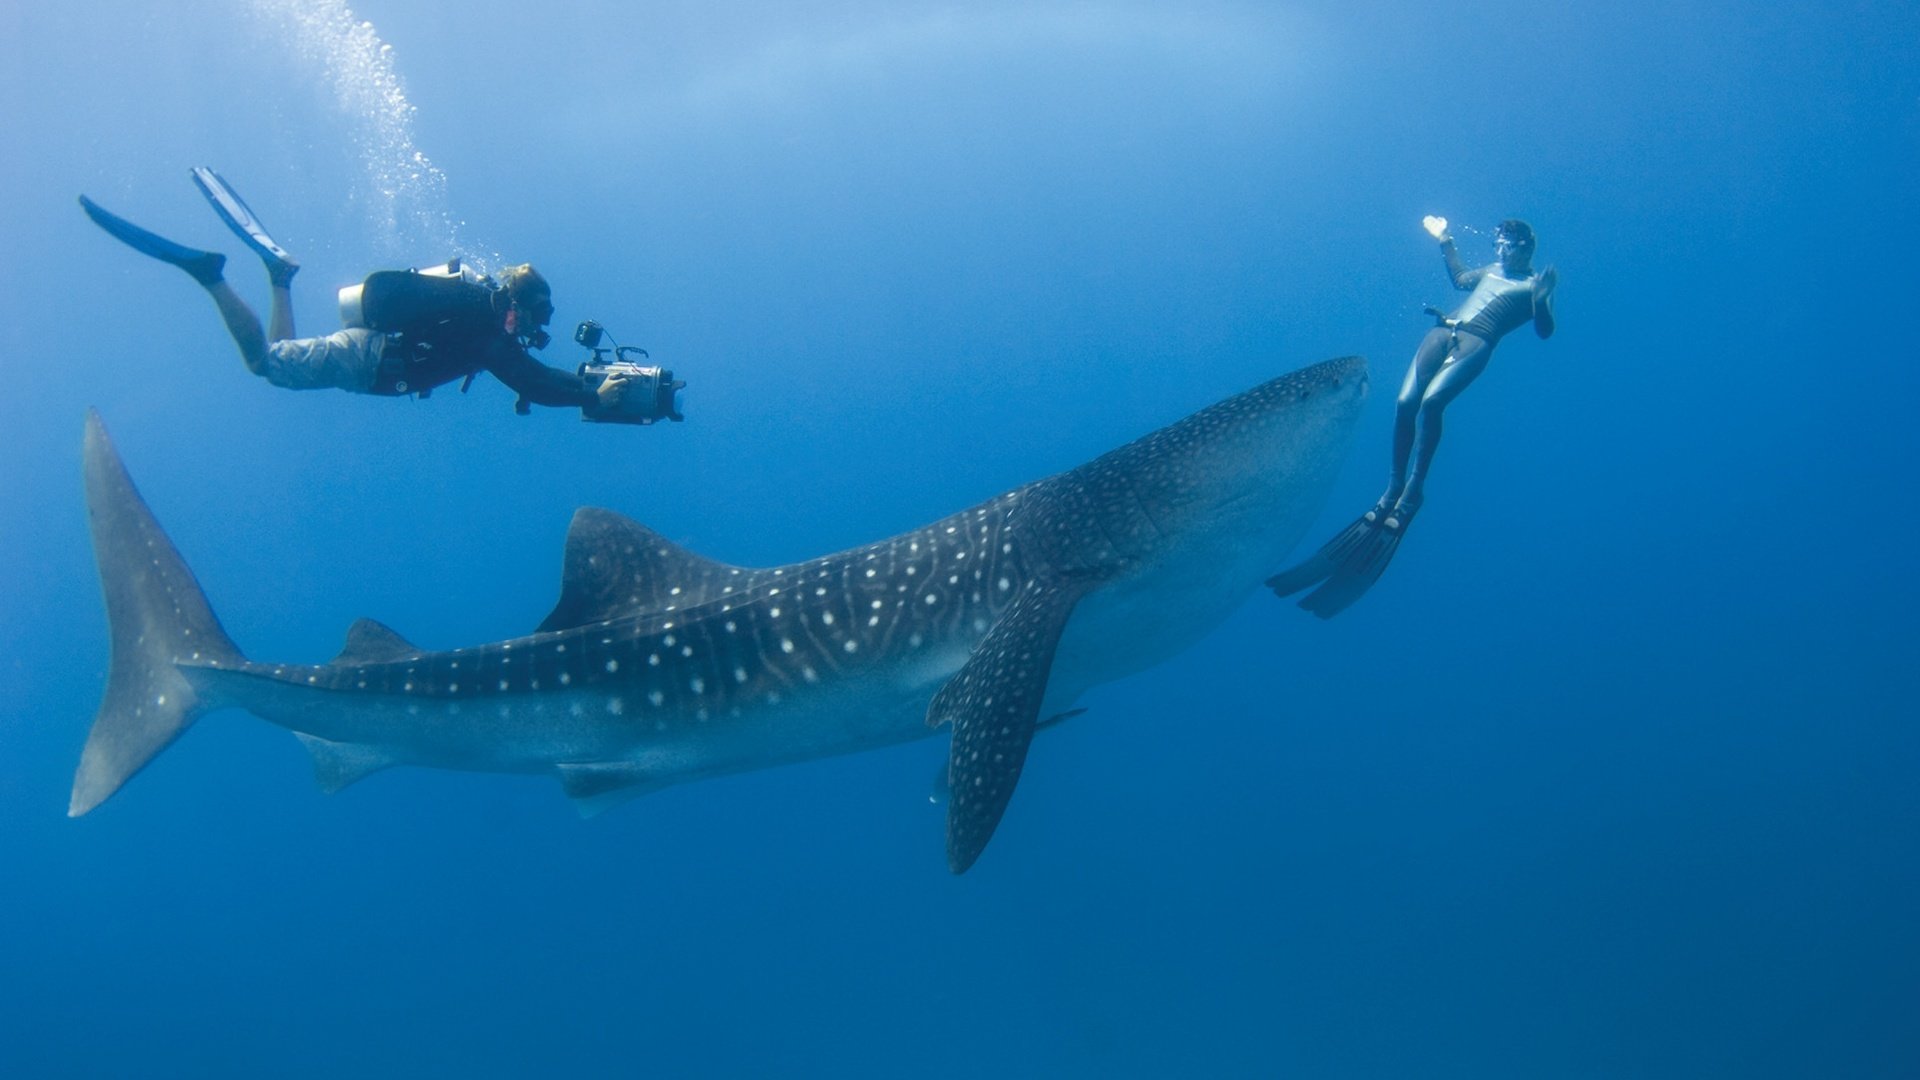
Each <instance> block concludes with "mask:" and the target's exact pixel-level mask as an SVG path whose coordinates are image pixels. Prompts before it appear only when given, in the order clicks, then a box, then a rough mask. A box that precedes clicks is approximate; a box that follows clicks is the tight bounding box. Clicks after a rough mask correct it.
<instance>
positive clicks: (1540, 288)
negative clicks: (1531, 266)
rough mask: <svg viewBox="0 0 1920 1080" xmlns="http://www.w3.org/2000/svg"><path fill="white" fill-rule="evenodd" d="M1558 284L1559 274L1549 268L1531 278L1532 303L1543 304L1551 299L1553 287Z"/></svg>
mask: <svg viewBox="0 0 1920 1080" xmlns="http://www.w3.org/2000/svg"><path fill="white" fill-rule="evenodd" d="M1559 284H1560V272H1559V271H1558V270H1555V269H1554V268H1553V267H1551V266H1549V267H1547V268H1546V269H1545V270H1542V271H1540V272H1539V273H1538V274H1535V275H1534V276H1533V302H1534V303H1535V304H1536V305H1538V304H1545V303H1548V302H1550V301H1552V299H1553V290H1554V287H1555V286H1557V285H1559Z"/></svg>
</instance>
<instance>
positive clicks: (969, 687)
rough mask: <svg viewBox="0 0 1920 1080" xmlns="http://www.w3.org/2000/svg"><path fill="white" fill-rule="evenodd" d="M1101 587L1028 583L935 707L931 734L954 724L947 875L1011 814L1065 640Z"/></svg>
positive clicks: (1091, 582) (1084, 581)
mask: <svg viewBox="0 0 1920 1080" xmlns="http://www.w3.org/2000/svg"><path fill="white" fill-rule="evenodd" d="M1096 584H1098V582H1097V580H1096V579H1095V578H1094V577H1093V576H1092V575H1087V576H1083V577H1081V578H1078V579H1076V580H1067V581H1051V582H1048V581H1029V582H1027V583H1026V585H1025V586H1023V587H1022V588H1021V590H1020V594H1019V595H1018V596H1016V597H1015V598H1014V601H1013V603H1012V605H1010V606H1009V607H1008V608H1007V610H1006V612H1005V613H1004V614H1002V615H1001V616H1000V621H998V622H996V623H995V624H994V626H993V629H992V630H989V631H988V632H987V636H986V637H984V638H982V639H980V644H979V645H978V646H976V647H975V648H974V650H973V655H972V656H971V657H969V658H968V660H967V662H966V664H965V665H964V666H963V667H961V669H960V671H959V672H958V673H957V674H955V675H954V677H953V678H952V679H949V680H948V681H947V684H946V685H945V686H943V687H941V688H940V691H939V693H937V694H935V695H934V696H933V703H932V704H931V705H929V706H928V707H927V725H928V726H929V727H939V726H940V725H941V724H946V723H951V724H953V744H952V746H951V747H950V748H949V749H948V751H947V784H948V787H949V790H950V796H949V802H948V803H947V868H948V869H950V870H952V871H953V872H954V873H956V874H962V873H965V872H966V870H967V868H968V867H970V866H972V865H973V861H974V860H975V859H978V858H979V857H980V852H982V851H983V850H985V849H986V846H987V841H988V840H990V839H992V838H993V830H994V829H995V828H997V827H998V826H999V824H1000V817H1001V815H1002V814H1004V813H1006V810H1007V801H1008V800H1009V799H1011V798H1013V788H1014V785H1015V784H1018V783H1019V782H1020V770H1021V769H1022V768H1023V767H1024V766H1025V765H1026V761H1027V747H1028V745H1030V744H1031V743H1032V742H1033V733H1034V730H1035V728H1036V727H1038V720H1039V715H1040V703H1041V702H1042V701H1043V700H1044V699H1045V698H1046V696H1047V678H1048V676H1050V675H1051V674H1052V672H1053V653H1054V649H1055V648H1056V647H1057V646H1058V645H1059V644H1060V632H1061V631H1062V630H1063V629H1065V628H1066V625H1067V618H1068V616H1070V615H1072V614H1073V606H1074V605H1075V604H1077V603H1079V602H1080V597H1082V596H1084V595H1086V593H1087V591H1088V590H1089V589H1091V588H1093V587H1094V586H1095V585H1096ZM1071 715H1073V713H1071V712H1069V713H1063V714H1061V719H1064V718H1066V717H1067V716H1071Z"/></svg>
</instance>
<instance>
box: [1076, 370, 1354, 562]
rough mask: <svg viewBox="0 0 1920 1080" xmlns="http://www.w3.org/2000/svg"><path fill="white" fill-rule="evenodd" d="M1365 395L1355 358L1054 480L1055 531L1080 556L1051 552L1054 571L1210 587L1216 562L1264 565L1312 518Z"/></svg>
mask: <svg viewBox="0 0 1920 1080" xmlns="http://www.w3.org/2000/svg"><path fill="white" fill-rule="evenodd" d="M1366 393H1367V367H1366V361H1365V360H1364V359H1362V358H1360V357H1342V358H1340V359H1336V360H1328V361H1325V362H1323V363H1319V364H1315V365H1313V366H1312V367H1307V368H1302V369H1300V370H1298V371H1295V372H1291V373H1289V374H1287V375H1283V376H1281V377H1279V378H1276V379H1273V380H1270V381H1268V382H1266V383H1263V384H1261V385H1260V386H1257V387H1254V388H1253V389H1251V390H1248V391H1246V392H1245V393H1242V394H1238V395H1235V396H1234V397H1231V398H1228V399H1226V400H1225V401H1221V402H1219V403H1217V404H1215V405H1213V406H1210V407H1208V408H1206V409H1202V410H1201V411H1199V412H1197V413H1194V414H1193V415H1191V416H1189V417H1187V418H1186V419H1184V420H1182V421H1180V422H1179V423H1176V424H1173V425H1171V426H1169V427H1165V428H1161V429H1160V430H1159V431H1156V432H1153V433H1152V434H1150V435H1147V436H1145V437H1143V438H1141V439H1138V440H1136V441H1134V442H1131V443H1128V444H1127V445H1125V446H1122V447H1120V448H1119V449H1116V450H1114V451H1112V452H1110V453H1107V454H1105V455H1102V456H1101V457H1099V458H1096V459H1094V460H1093V461H1091V462H1088V463H1087V464H1086V465H1083V466H1081V467H1080V468H1078V469H1074V470H1072V471H1071V472H1068V473H1063V474H1061V475H1060V476H1058V477H1055V478H1053V480H1052V481H1050V483H1052V484H1053V485H1054V486H1055V487H1056V488H1057V489H1058V494H1059V496H1060V498H1061V500H1062V502H1064V503H1065V504H1066V506H1067V509H1066V510H1065V511H1064V512H1063V515H1062V516H1063V517H1065V518H1067V519H1068V520H1067V521H1065V522H1063V528H1062V529H1061V530H1060V532H1061V533H1062V534H1063V535H1069V536H1071V537H1072V539H1073V541H1074V543H1076V544H1078V545H1081V546H1080V548H1079V550H1077V551H1056V552H1054V553H1053V556H1054V559H1055V560H1056V565H1059V564H1066V565H1074V564H1077V563H1081V562H1088V561H1091V562H1099V563H1107V564H1111V563H1113V562H1115V561H1118V562H1121V563H1128V564H1134V565H1136V566H1139V565H1144V564H1152V563H1168V562H1173V561H1177V562H1180V563H1182V564H1185V565H1189V566H1193V567H1194V568H1195V569H1197V570H1200V571H1202V572H1204V573H1206V574H1208V575H1210V576H1214V577H1224V576H1231V570H1230V569H1229V568H1228V567H1227V566H1224V565H1221V564H1220V563H1219V561H1218V560H1220V559H1223V558H1231V561H1232V562H1233V563H1234V564H1235V565H1238V564H1240V563H1242V562H1250V563H1255V564H1259V565H1261V566H1270V565H1271V564H1273V563H1274V562H1275V561H1277V560H1278V559H1279V558H1280V557H1281V556H1283V555H1284V554H1285V553H1286V551H1287V549H1289V548H1291V547H1292V546H1293V545H1294V543H1296V542H1297V541H1298V540H1299V538H1300V536H1301V535H1302V534H1303V533H1304V532H1305V531H1306V529H1307V527H1308V526H1309V525H1311V524H1312V521H1313V518H1314V516H1315V515H1316V514H1317V513H1318V512H1319V509H1320V506H1321V504H1322V502H1323V501H1324V499H1325V496H1326V493H1327V491H1328V489H1329V488H1330V486H1331V485H1332V482H1333V479H1334V477H1335V476H1336V475H1337V473H1338V471H1339V469H1340V466H1341V464H1342V463H1343V462H1344V461H1345V459H1346V453H1347V448H1348V446H1349V444H1350V442H1351V437H1352V433H1353V429H1354V426H1355V425H1356V424H1357V422H1358V421H1359V418H1360V411H1361V407H1362V405H1363V403H1364V401H1365V399H1366ZM1202 558H1207V559H1211V560H1213V562H1212V563H1211V564H1209V565H1195V563H1194V561H1195V560H1197V559H1202ZM1265 572H1270V571H1262V573H1265Z"/></svg>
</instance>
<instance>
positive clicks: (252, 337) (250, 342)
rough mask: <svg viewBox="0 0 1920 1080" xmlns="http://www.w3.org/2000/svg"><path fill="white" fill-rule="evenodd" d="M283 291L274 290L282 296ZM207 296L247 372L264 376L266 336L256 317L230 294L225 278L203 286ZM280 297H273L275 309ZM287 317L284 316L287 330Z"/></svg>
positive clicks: (238, 296) (265, 370)
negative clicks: (222, 322) (224, 321)
mask: <svg viewBox="0 0 1920 1080" xmlns="http://www.w3.org/2000/svg"><path fill="white" fill-rule="evenodd" d="M284 291H285V290H279V289H277V290H275V292H276V293H283V292H284ZM207 295H209V296H211V297H213V302H214V305H215V306H217V307H218V308H219V309H220V317H221V318H222V319H225V320H226V323H227V333H229V334H232V335H233V343H234V344H235V345H237V346H239V347H240V359H241V360H243V361H245V362H246V365H247V370H248V371H251V372H253V373H254V374H255V375H265V374H266V373H267V337H266V334H264V333H263V332H262V331H261V329H260V317H259V316H258V315H255V314H254V313H253V309H252V308H250V307H248V306H247V302H246V301H245V300H242V299H240V294H239V293H236V292H234V291H233V286H232V285H229V284H227V281H226V279H225V278H220V279H218V280H215V281H212V282H209V283H207ZM279 302H280V298H279V296H278V295H276V296H275V297H274V306H275V307H276V308H277V307H278V306H279ZM291 321H292V317H291V315H289V316H288V322H289V327H288V329H289V330H291V328H292V327H291Z"/></svg>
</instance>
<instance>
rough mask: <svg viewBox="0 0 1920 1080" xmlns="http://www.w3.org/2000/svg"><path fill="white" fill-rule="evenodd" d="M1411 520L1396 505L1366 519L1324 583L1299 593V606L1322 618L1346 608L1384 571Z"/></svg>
mask: <svg viewBox="0 0 1920 1080" xmlns="http://www.w3.org/2000/svg"><path fill="white" fill-rule="evenodd" d="M1361 520H1362V521H1365V520H1366V519H1365V518H1362V519H1361ZM1412 521H1413V515H1412V514H1403V513H1401V512H1400V511H1399V510H1397V509H1396V510H1395V511H1394V512H1393V513H1392V514H1389V515H1387V516H1385V517H1383V518H1381V519H1380V520H1379V522H1378V523H1377V524H1376V523H1373V522H1368V523H1367V527H1366V530H1365V533H1364V535H1362V536H1361V537H1360V538H1359V540H1358V542H1356V543H1355V544H1353V546H1352V547H1351V548H1350V549H1349V550H1348V551H1347V553H1346V557H1345V558H1344V559H1342V560H1341V561H1340V565H1339V566H1338V567H1337V568H1336V569H1335V570H1334V571H1333V573H1332V574H1331V575H1329V576H1328V577H1327V581H1326V584H1324V585H1322V586H1320V587H1319V588H1317V589H1315V590H1313V591H1312V592H1310V593H1308V594H1307V595H1306V596H1304V597H1302V598H1301V599H1300V606H1301V607H1302V608H1304V609H1306V610H1307V611H1311V612H1313V613H1314V614H1315V615H1318V616H1320V617H1321V618H1323V619H1331V618H1333V617H1334V616H1335V615H1338V614H1340V613H1341V612H1343V611H1345V610H1347V608H1348V607H1350V606H1352V604H1353V602H1354V601H1356V600H1358V599H1360V598H1361V597H1362V596H1365V595H1366V594H1367V590H1368V589H1371V588H1373V583H1374V582H1376V581H1379V580H1380V575H1381V574H1384V573H1386V571H1387V564H1388V563H1389V562H1392V561H1393V553H1394V552H1395V551H1398V550H1399V549H1400V539H1401V537H1403V536H1405V535H1406V534H1407V526H1408V525H1409V524H1411V523H1412Z"/></svg>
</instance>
